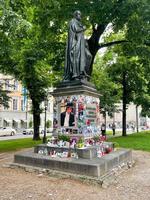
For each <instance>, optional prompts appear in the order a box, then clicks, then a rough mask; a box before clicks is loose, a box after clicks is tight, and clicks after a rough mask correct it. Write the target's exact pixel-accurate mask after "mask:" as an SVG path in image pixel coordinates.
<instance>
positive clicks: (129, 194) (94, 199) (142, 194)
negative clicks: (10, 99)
mask: <svg viewBox="0 0 150 200" xmlns="http://www.w3.org/2000/svg"><path fill="white" fill-rule="evenodd" d="M133 158H134V160H135V161H136V164H135V166H134V167H133V168H131V169H129V170H128V171H126V172H124V173H122V174H121V175H120V176H119V177H118V181H117V183H116V184H114V185H111V186H109V187H108V188H107V189H103V188H100V187H99V186H94V185H88V184H85V183H81V182H79V181H76V180H69V179H60V178H54V177H49V176H45V175H42V176H41V175H39V174H36V173H29V172H25V171H23V170H22V169H10V168H7V167H6V164H7V163H8V162H11V161H12V160H13V153H2V154H0V200H28V199H30V200H128V199H129V200H150V153H147V152H142V151H133Z"/></svg>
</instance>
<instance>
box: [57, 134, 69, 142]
mask: <svg viewBox="0 0 150 200" xmlns="http://www.w3.org/2000/svg"><path fill="white" fill-rule="evenodd" d="M58 139H59V140H62V141H66V142H70V136H68V135H58Z"/></svg>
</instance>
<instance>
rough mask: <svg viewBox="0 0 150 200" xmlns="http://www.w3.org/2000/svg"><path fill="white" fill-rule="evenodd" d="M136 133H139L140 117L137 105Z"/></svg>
mask: <svg viewBox="0 0 150 200" xmlns="http://www.w3.org/2000/svg"><path fill="white" fill-rule="evenodd" d="M136 132H137V133H138V132H139V115H138V105H136Z"/></svg>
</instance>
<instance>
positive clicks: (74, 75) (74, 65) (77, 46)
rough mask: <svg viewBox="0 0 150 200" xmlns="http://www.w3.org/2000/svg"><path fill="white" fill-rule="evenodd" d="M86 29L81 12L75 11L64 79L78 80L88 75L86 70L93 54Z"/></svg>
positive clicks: (70, 25) (70, 24) (69, 33)
mask: <svg viewBox="0 0 150 200" xmlns="http://www.w3.org/2000/svg"><path fill="white" fill-rule="evenodd" d="M84 31H85V26H83V25H82V24H81V12H80V11H75V12H74V18H73V19H72V20H71V21H70V23H69V28H68V40H67V47H66V59H65V73H64V80H69V81H70V80H77V79H83V78H86V77H87V76H88V75H87V74H86V70H88V67H89V65H90V60H91V54H90V52H89V50H88V44H87V42H86V40H85V39H84Z"/></svg>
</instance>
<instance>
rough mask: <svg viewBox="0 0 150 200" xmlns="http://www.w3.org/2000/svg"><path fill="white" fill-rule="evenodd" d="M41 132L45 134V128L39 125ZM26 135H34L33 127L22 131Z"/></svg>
mask: <svg viewBox="0 0 150 200" xmlns="http://www.w3.org/2000/svg"><path fill="white" fill-rule="evenodd" d="M39 131H40V134H44V128H43V127H39ZM22 133H23V134H24V135H32V134H33V133H34V130H33V128H26V129H24V130H23V132H22Z"/></svg>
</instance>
